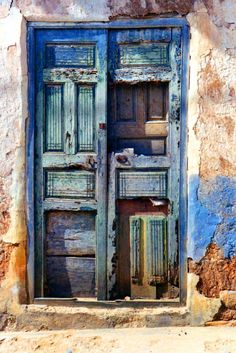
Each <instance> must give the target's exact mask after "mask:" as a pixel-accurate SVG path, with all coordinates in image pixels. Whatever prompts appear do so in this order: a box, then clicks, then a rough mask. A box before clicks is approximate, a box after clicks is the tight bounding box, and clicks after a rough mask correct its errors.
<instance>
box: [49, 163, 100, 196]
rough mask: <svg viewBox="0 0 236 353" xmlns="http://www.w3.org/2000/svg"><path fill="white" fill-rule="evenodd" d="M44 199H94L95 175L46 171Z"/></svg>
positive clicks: (81, 172) (91, 173) (78, 172)
mask: <svg viewBox="0 0 236 353" xmlns="http://www.w3.org/2000/svg"><path fill="white" fill-rule="evenodd" d="M45 184H46V185H45V197H46V198H54V197H56V198H62V199H80V198H85V199H91V198H94V197H95V187H96V185H95V173H94V172H87V171H80V170H78V171H46V179H45Z"/></svg>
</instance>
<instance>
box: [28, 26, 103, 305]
mask: <svg viewBox="0 0 236 353" xmlns="http://www.w3.org/2000/svg"><path fill="white" fill-rule="evenodd" d="M35 41H36V46H35V58H36V65H35V67H36V129H35V167H34V173H35V210H36V211H35V223H36V235H35V243H36V249H35V251H36V261H35V263H36V265H35V295H36V296H46V297H95V296H97V297H98V298H99V299H104V298H105V296H106V293H105V288H106V285H105V281H106V256H105V254H106V209H107V207H106V186H107V183H106V156H107V153H106V130H105V129H104V127H105V124H106V91H107V84H106V59H107V32H106V30H102V29H101V30H82V29H81V30H72V29H65V30H63V29H62V30H59V29H58V30H37V32H36V38H35Z"/></svg>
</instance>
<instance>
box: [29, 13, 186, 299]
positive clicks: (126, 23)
mask: <svg viewBox="0 0 236 353" xmlns="http://www.w3.org/2000/svg"><path fill="white" fill-rule="evenodd" d="M157 27H159V28H161V27H178V28H181V31H182V48H183V56H182V80H181V136H180V139H181V146H180V185H181V189H180V190H181V192H180V207H179V219H180V222H179V234H180V237H179V266H180V304H181V305H185V304H186V297H187V248H186V243H187V210H188V208H187V204H188V200H187V153H186V151H187V92H188V84H189V83H188V79H189V74H188V73H189V24H188V22H187V20H186V19H185V18H153V19H145V20H132V19H131V20H117V21H110V22H91V23H90V22H87V23H86V22H82V23H81V22H80V23H78V22H66V23H65V22H58V23H54V22H28V31H27V49H28V50H27V52H28V106H29V108H28V110H29V117H28V119H27V122H26V217H27V233H28V237H27V291H28V301H29V303H33V301H34V298H35V295H34V266H35V258H34V253H35V250H34V247H35V244H34V237H35V230H34V227H35V226H34V212H35V210H34V141H35V32H36V31H37V30H38V29H70V28H71V29H72V28H73V29H88V30H89V29H107V30H111V29H128V28H129V29H138V28H157ZM106 276H107V274H106V273H104V278H106ZM104 282H106V281H104ZM104 293H106V288H104ZM101 299H104V300H105V299H107V298H105V297H104V298H101ZM157 305H158V303H157Z"/></svg>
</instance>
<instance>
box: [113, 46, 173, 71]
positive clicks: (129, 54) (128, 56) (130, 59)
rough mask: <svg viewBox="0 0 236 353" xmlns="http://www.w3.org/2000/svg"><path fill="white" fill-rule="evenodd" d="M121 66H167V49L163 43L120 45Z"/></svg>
mask: <svg viewBox="0 0 236 353" xmlns="http://www.w3.org/2000/svg"><path fill="white" fill-rule="evenodd" d="M119 49H120V65H121V66H144V65H146V66H158V65H168V63H169V48H168V45H167V44H164V43H158V44H157V43H155V44H153V43H147V44H146V43H144V44H133V45H129V44H121V45H120V48H119Z"/></svg>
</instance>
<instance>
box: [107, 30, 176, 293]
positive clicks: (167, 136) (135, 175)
mask: <svg viewBox="0 0 236 353" xmlns="http://www.w3.org/2000/svg"><path fill="white" fill-rule="evenodd" d="M109 39H110V40H109V53H110V60H109V62H108V70H109V84H110V86H111V87H112V90H114V91H115V90H117V92H118V93H116V94H114V92H113V91H112V94H111V95H110V100H113V102H114V103H113V104H112V105H113V106H115V110H116V112H118V113H119V114H117V113H116V114H117V115H116V114H115V113H114V112H113V111H114V108H113V110H112V109H111V110H110V111H109V115H108V124H109V128H110V130H109V131H111V133H110V136H109V148H110V156H109V161H110V162H109V168H110V170H109V175H110V177H109V220H108V257H109V260H110V262H111V265H110V267H109V270H108V276H109V277H108V278H109V290H110V292H114V293H116V292H115V291H117V289H116V287H115V283H116V274H115V273H114V270H113V268H114V267H115V266H119V263H115V264H114V263H113V262H112V254H114V253H115V252H116V251H117V249H116V245H115V244H116V239H117V236H118V234H119V233H118V230H117V229H119V224H116V223H115V224H116V227H114V226H113V225H114V222H115V220H117V203H118V202H119V199H132V200H133V202H134V203H135V200H140V199H141V198H145V199H149V198H150V199H152V201H150V202H152V204H153V205H155V206H154V208H153V210H154V209H155V212H158V211H159V212H160V213H162V214H163V212H162V208H161V207H162V206H161V205H163V204H164V203H162V202H161V200H160V199H165V201H166V205H167V209H166V211H165V220H163V221H162V220H157V221H156V220H153V221H152V222H151V224H152V223H153V225H152V226H151V225H149V227H150V234H155V233H158V234H162V235H161V236H158V237H157V238H155V237H154V238H153V247H154V248H153V249H152V250H153V251H154V249H155V248H156V250H155V251H154V252H153V253H151V252H150V251H151V250H149V252H150V253H149V255H148V256H149V257H150V258H152V259H153V261H154V262H153V265H152V268H153V269H155V268H159V271H156V270H153V271H151V269H150V268H149V269H148V270H147V271H148V273H151V272H153V283H154V282H155V276H156V279H157V278H158V276H159V282H160V285H161V282H162V283H163V281H164V279H163V278H164V277H165V281H166V282H168V286H167V287H163V291H166V293H165V295H166V297H168V295H169V298H173V296H172V294H171V290H170V288H172V287H174V288H175V289H174V290H175V291H176V293H177V296H178V288H177V287H178V286H179V262H178V261H179V260H178V259H179V240H180V238H179V229H178V227H179V226H178V224H179V223H178V220H179V196H180V191H181V189H180V163H181V160H180V146H181V141H180V132H181V124H182V122H181V119H182V116H181V80H182V76H181V75H182V68H183V66H182V65H183V57H182V30H181V28H178V27H174V26H173V27H172V28H162V29H161V28H159V29H157V28H156V29H151V28H150V29H127V30H126V29H124V30H122V31H120V30H113V31H111V32H110V35H109ZM151 48H152V49H156V50H159V49H158V48H162V51H163V52H162V53H164V51H165V53H164V54H163V57H161V51H160V52H159V54H157V53H156V54H157V55H156V56H155V58H154V56H152V55H153V54H154V52H155V50H152V51H151ZM152 60H153V61H152ZM142 85H143V87H144V86H146V87H147V92H148V93H147V94H146V95H145V99H143V103H142V99H141V98H142V96H143V92H142V90H141V91H140V94H139V95H138V99H136V101H137V102H138V109H137V108H136V107H135V109H134V108H133V107H134V105H132V100H133V102H134V101H135V98H134V94H131V92H132V91H135V88H133V87H138V86H140V87H141V86H142ZM158 86H159V87H158ZM117 87H119V88H118V89H117ZM122 87H125V90H124V91H123V92H122ZM160 87H161V89H160ZM129 89H130V94H129V95H128V94H125V92H129ZM122 100H123V101H124V103H125V106H127V109H126V108H124V109H125V114H122V116H124V119H123V121H122V119H121V118H120V116H121V114H120V112H119V109H122V108H123V105H122V108H121V106H120V104H121V101H122ZM161 101H162V103H163V104H162V105H160V102H161ZM158 104H159V105H158ZM145 105H146V106H147V109H145V108H144V106H145ZM117 107H118V108H117ZM143 111H145V112H146V113H145V114H144V113H142V112H143ZM136 112H138V114H137V113H136ZM144 116H145V118H143V117H144ZM117 117H118V119H117ZM142 119H143V128H142V129H144V130H145V132H146V135H142V129H141V127H140V125H141V120H142ZM139 121H140V123H139ZM138 131H139V136H138V135H137V132H138ZM135 134H136V135H135ZM116 135H117V136H116ZM138 137H139V138H140V140H139V138H138ZM163 138H164V145H161V142H162V140H161V139H163ZM155 141H158V142H159V145H158V146H156V149H157V154H159V155H156V156H154V155H153V154H154V153H153V149H152V148H149V145H150V144H151V143H153V142H155ZM121 147H122V148H121ZM144 147H145V148H146V150H145V151H144ZM160 152H161V153H160ZM161 154H163V156H161ZM142 168H144V169H145V173H146V174H145V173H144V171H143V170H142ZM155 172H156V174H155ZM128 173H130V174H128ZM149 173H150V175H151V177H149V176H148V175H149ZM158 173H163V174H164V177H163V184H162V182H160V176H159V175H158ZM122 175H123V177H122ZM139 176H140V177H139ZM161 185H162V186H161ZM153 199H154V200H153ZM162 201H164V200H162ZM135 214H136V216H137V214H138V212H136V213H135ZM134 216H135V215H134ZM147 216H148V215H147ZM150 217H151V214H150ZM145 222H146V221H145ZM159 223H160V224H162V225H160V224H159ZM163 227H164V228H163ZM141 228H142V227H141ZM141 234H143V230H142V231H141ZM167 234H168V236H167ZM150 239H152V237H150ZM147 246H148V247H149V248H150V246H149V245H147ZM158 249H159V250H158ZM158 251H159V255H158V256H157V255H155V254H157V253H158ZM161 253H163V254H165V256H161V255H160V254H161ZM130 256H131V257H132V254H131V255H130ZM155 256H156V257H155ZM147 266H149V265H147ZM150 266H151V265H150ZM155 266H156V267H155ZM166 268H168V271H166ZM162 272H163V273H165V275H163V276H164V277H163V276H162V275H161V273H162ZM155 273H156V274H155ZM161 277H162V279H161ZM149 281H150V282H152V280H151V279H150V276H149ZM171 286H172V287H171ZM149 287H152V286H150V285H147V286H146V289H145V290H144V292H143V293H142V291H140V290H139V289H138V288H136V290H137V291H136V294H135V296H136V298H137V297H139V296H142V295H144V297H146V298H148V297H149V298H156V295H157V294H156V293H155V291H153V290H152V289H150V288H149ZM153 287H155V286H153ZM114 288H115V289H114ZM160 290H162V289H160ZM159 294H160V293H159Z"/></svg>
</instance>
